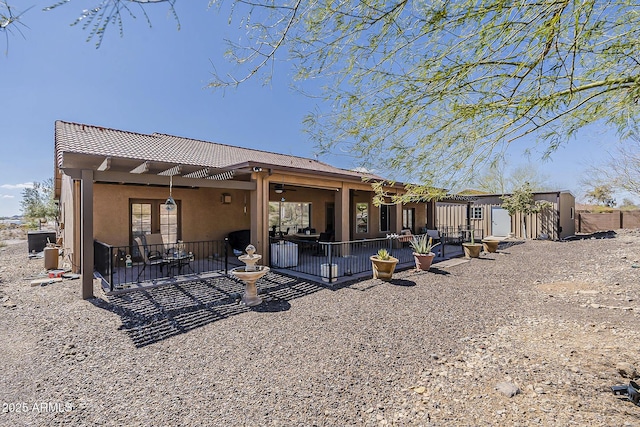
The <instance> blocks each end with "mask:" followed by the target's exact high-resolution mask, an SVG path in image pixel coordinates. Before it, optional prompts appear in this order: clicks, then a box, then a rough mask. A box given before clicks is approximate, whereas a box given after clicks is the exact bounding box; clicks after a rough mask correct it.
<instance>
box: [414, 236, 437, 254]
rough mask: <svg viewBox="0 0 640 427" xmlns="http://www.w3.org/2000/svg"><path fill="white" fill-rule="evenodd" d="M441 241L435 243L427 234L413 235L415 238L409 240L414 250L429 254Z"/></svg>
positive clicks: (418, 252)
mask: <svg viewBox="0 0 640 427" xmlns="http://www.w3.org/2000/svg"><path fill="white" fill-rule="evenodd" d="M439 244H440V243H436V244H435V245H434V244H433V239H432V238H431V237H429V236H428V235H427V234H423V235H421V236H413V239H411V241H410V242H409V245H411V248H412V249H413V252H415V253H417V254H423V255H428V254H430V253H431V252H432V249H433V248H435V247H436V246H438V245H439Z"/></svg>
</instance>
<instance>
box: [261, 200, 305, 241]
mask: <svg viewBox="0 0 640 427" xmlns="http://www.w3.org/2000/svg"><path fill="white" fill-rule="evenodd" d="M269 227H270V228H272V229H273V228H274V227H275V230H277V231H282V232H285V233H286V232H287V230H288V231H289V233H295V232H297V231H298V230H299V229H301V228H307V227H311V203H309V202H283V201H280V202H269Z"/></svg>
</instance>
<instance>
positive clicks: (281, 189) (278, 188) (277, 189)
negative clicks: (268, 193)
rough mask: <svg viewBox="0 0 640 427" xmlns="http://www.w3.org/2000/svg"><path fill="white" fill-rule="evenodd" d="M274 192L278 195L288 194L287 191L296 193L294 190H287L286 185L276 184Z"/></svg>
mask: <svg viewBox="0 0 640 427" xmlns="http://www.w3.org/2000/svg"><path fill="white" fill-rule="evenodd" d="M273 191H275V192H276V193H277V194H282V193H286V192H287V191H296V190H294V189H293V188H289V189H285V188H284V184H275V185H274V186H273Z"/></svg>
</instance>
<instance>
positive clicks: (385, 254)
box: [377, 248, 391, 261]
mask: <svg viewBox="0 0 640 427" xmlns="http://www.w3.org/2000/svg"><path fill="white" fill-rule="evenodd" d="M377 255H378V259H380V260H382V261H388V260H389V259H390V258H391V255H389V251H387V250H386V249H384V248H380V249H378V253H377Z"/></svg>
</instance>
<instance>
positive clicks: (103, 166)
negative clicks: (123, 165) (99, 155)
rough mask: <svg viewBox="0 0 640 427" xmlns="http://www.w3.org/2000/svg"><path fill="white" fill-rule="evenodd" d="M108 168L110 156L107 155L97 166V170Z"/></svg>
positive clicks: (109, 166) (101, 170)
mask: <svg viewBox="0 0 640 427" xmlns="http://www.w3.org/2000/svg"><path fill="white" fill-rule="evenodd" d="M110 168H111V157H107V158H106V159H104V161H103V162H102V164H100V166H98V170H99V171H100V172H103V171H107V170H109V169H110Z"/></svg>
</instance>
